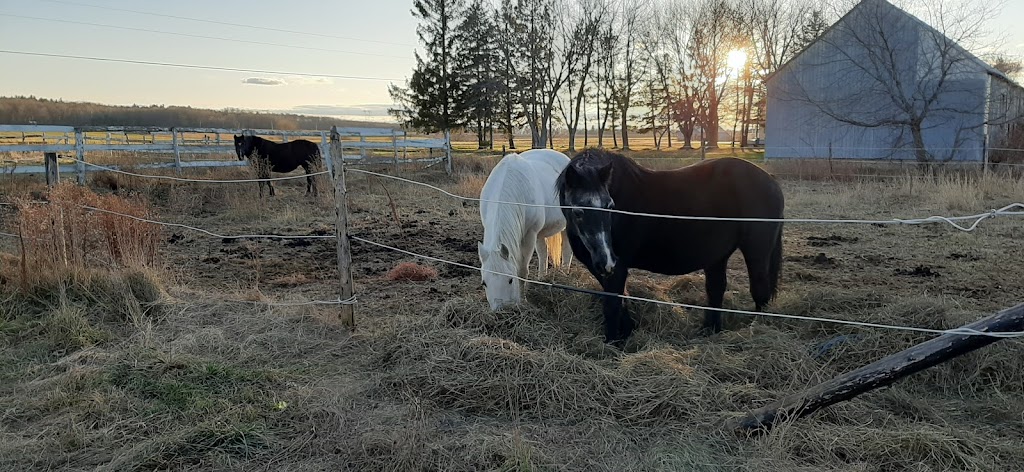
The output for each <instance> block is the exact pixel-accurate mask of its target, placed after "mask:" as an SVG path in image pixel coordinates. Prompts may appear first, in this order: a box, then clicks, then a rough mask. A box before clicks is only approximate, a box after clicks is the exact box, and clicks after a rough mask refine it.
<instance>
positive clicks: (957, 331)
mask: <svg viewBox="0 0 1024 472" xmlns="http://www.w3.org/2000/svg"><path fill="white" fill-rule="evenodd" d="M349 239H352V240H355V241H359V242H362V243H366V244H370V245H373V246H377V247H381V248H384V249H388V250H391V251H395V252H400V253H402V254H406V255H410V256H413V257H418V258H421V259H425V260H430V261H434V262H440V263H442V264H448V265H453V266H456V267H463V268H466V269H473V270H479V271H483V272H487V273H491V274H496V275H504V276H507V277H511V278H514V279H517V280H520V281H522V282H525V283H530V284H535V285H541V286H545V287H550V288H556V289H561V290H569V291H573V292H581V293H588V294H591V295H600V296H606V297H618V298H622V299H625V300H634V301H639V302H648V303H654V304H657V305H665V306H673V307H680V308H687V309H692V310H718V311H721V312H724V313H733V314H738V315H751V316H767V317H772V318H784V319H790V320H802V321H817V322H821V323H833V324H842V325H851V326H861V327H866V328H882V329H892V330H902V331H914V332H920V333H929V334H940V335H942V334H954V335H962V336H989V337H995V338H1018V337H1022V336H1024V331H1005V332H986V331H978V330H976V329H970V328H954V329H930V328H918V327H913V326H899V325H889V324H883V323H869V322H863V321H850V320H840V319H835V318H821V317H815V316H802V315H789V314H784V313H771V312H762V311H750V310H736V309H732V308H711V307H707V306H701V305H691V304H688V303H676V302H668V301H663V300H653V299H650V298H642V297H635V296H632V295H625V294H621V295H620V294H617V293H611V292H602V291H599V290H590V289H585V288H580V287H571V286H567V285H561V284H556V283H551V282H544V281H540V280H532V279H527V278H524V277H519V276H518V275H513V274H506V273H502V272H496V271H492V270H486V269H483V268H480V267H474V266H472V265H470V264H463V263H460V262H454V261H449V260H446V259H441V258H438V257H433V256H427V255H423V254H418V253H415V252H412V251H407V250H405V249H400V248H397V247H394V246H389V245H387V244H382V243H378V242H374V241H370V240H368V239H364V238H360V237H357V236H351V235H350V236H349Z"/></svg>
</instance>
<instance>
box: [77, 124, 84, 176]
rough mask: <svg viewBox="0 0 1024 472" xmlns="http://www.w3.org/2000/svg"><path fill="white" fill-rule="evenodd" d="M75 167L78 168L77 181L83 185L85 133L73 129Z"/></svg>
mask: <svg viewBox="0 0 1024 472" xmlns="http://www.w3.org/2000/svg"><path fill="white" fill-rule="evenodd" d="M75 159H78V160H77V161H75V168H76V169H78V183H79V185H85V135H83V134H82V132H81V131H79V130H75Z"/></svg>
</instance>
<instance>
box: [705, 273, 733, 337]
mask: <svg viewBox="0 0 1024 472" xmlns="http://www.w3.org/2000/svg"><path fill="white" fill-rule="evenodd" d="M728 265H729V257H728V256H726V257H725V258H723V259H722V260H721V261H720V262H717V263H715V264H713V265H711V266H709V267H705V268H704V289H705V290H706V291H707V295H708V306H709V307H711V308H722V300H723V299H724V298H725V286H726V280H725V269H726V267H728ZM721 330H722V312H721V311H718V310H713V309H705V310H704V328H703V331H704V333H705V334H714V333H717V332H719V331H721Z"/></svg>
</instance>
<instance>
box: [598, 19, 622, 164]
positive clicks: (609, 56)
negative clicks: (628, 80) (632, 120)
mask: <svg viewBox="0 0 1024 472" xmlns="http://www.w3.org/2000/svg"><path fill="white" fill-rule="evenodd" d="M616 17H617V13H616V12H615V11H610V12H609V13H608V14H607V15H606V16H605V17H604V18H605V20H604V24H603V25H602V26H601V28H600V30H599V31H598V36H597V51H596V59H597V61H596V66H597V67H595V68H594V87H595V89H596V90H595V92H594V103H595V104H596V108H597V121H598V127H597V146H598V147H602V148H603V147H604V133H605V130H606V129H607V128H608V123H609V120H610V121H611V122H612V130H613V131H612V134H613V138H614V128H615V124H614V122H615V117H616V115H617V112H616V110H617V109H618V107H617V106H615V100H614V98H615V97H614V89H615V87H614V84H615V80H616V79H615V78H616V73H615V63H616V60H615V57H616V56H617V55H618V52H619V47H618V43H619V40H618V35H617V34H615V28H614V23H615V18H616ZM616 146H617V144H616Z"/></svg>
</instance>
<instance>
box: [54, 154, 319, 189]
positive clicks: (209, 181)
mask: <svg viewBox="0 0 1024 472" xmlns="http://www.w3.org/2000/svg"><path fill="white" fill-rule="evenodd" d="M72 160H73V161H75V162H81V163H83V164H85V165H87V166H90V167H95V168H97V169H100V170H101V171H106V172H114V173H117V174H124V175H130V176H132V177H141V178H144V179H161V180H173V181H176V182H200V183H207V184H235V183H251V182H276V181H278V180H293V179H304V178H306V177H313V176H316V175H323V174H326V173H328V172H327V171H326V170H324V171H320V172H313V173H312V174H302V175H289V176H286V177H272V178H267V179H226V180H216V179H188V178H184V177H171V176H169V175H152V174H136V173H134V172H128V171H124V170H121V169H115V168H113V167H105V166H101V165H99V164H93V163H91V162H87V161H83V160H81V159H72Z"/></svg>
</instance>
